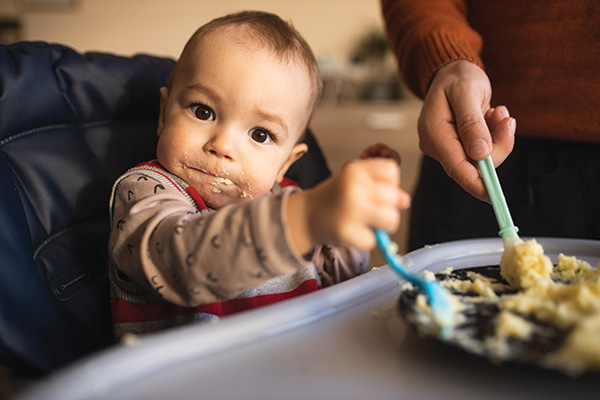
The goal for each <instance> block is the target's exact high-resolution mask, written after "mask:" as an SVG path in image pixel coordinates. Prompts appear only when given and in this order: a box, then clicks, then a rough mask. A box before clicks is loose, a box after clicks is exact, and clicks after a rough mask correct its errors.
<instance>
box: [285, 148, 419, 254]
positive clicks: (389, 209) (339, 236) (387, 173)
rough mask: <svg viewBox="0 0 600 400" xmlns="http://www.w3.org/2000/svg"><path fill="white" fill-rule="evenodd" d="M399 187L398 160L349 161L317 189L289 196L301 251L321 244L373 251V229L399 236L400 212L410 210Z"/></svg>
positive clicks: (293, 229)
mask: <svg viewBox="0 0 600 400" xmlns="http://www.w3.org/2000/svg"><path fill="white" fill-rule="evenodd" d="M399 185H400V168H399V166H398V164H397V162H396V161H395V160H390V159H385V158H369V159H366V160H355V161H350V162H348V163H346V164H345V165H344V166H343V167H342V169H341V170H340V171H339V172H338V173H337V174H335V175H333V176H332V177H331V178H329V179H328V180H326V181H324V182H322V183H321V184H319V185H317V186H316V187H315V188H313V189H310V190H307V191H305V192H300V193H297V194H294V195H292V196H290V198H289V201H288V210H287V211H288V214H287V215H288V221H289V223H290V232H291V236H292V241H293V242H294V244H295V245H296V248H297V250H298V251H300V252H302V253H304V252H307V251H309V250H311V249H312V248H313V247H314V246H315V245H316V244H321V243H328V244H332V245H344V246H352V247H355V248H357V249H359V250H368V249H371V248H373V247H374V246H375V236H374V234H373V229H374V228H377V229H383V230H385V231H388V232H394V231H396V230H397V229H398V226H399V225H400V210H403V209H406V208H408V206H409V204H410V196H409V195H408V193H406V192H405V191H404V190H402V189H400V187H399Z"/></svg>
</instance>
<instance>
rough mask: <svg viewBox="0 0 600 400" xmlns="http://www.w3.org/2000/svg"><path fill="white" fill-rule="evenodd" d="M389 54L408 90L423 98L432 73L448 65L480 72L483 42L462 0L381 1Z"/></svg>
mask: <svg viewBox="0 0 600 400" xmlns="http://www.w3.org/2000/svg"><path fill="white" fill-rule="evenodd" d="M381 5H382V12H383V17H384V19H385V23H386V26H387V32H388V37H389V41H390V45H391V47H392V51H393V52H394V54H395V55H396V58H397V60H398V68H399V69H400V72H401V74H402V76H403V78H404V80H405V81H406V83H407V85H408V86H409V87H410V89H411V90H412V91H413V92H414V93H415V94H417V95H418V96H420V97H421V98H424V97H425V94H426V93H427V90H428V89H429V84H430V83H431V79H432V78H433V76H434V75H435V73H436V72H437V71H438V70H439V69H440V68H442V67H443V66H445V65H446V64H449V63H450V62H452V61H457V60H468V61H471V62H473V63H475V64H477V65H478V66H480V67H482V68H483V62H482V61H481V56H480V53H481V50H482V47H483V41H482V39H481V36H480V35H479V33H477V32H476V31H475V30H474V29H472V28H471V26H470V25H469V23H468V21H467V5H466V2H465V1H464V0H418V1H415V0H381Z"/></svg>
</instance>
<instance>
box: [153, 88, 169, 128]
mask: <svg viewBox="0 0 600 400" xmlns="http://www.w3.org/2000/svg"><path fill="white" fill-rule="evenodd" d="M159 91H160V111H159V112H160V113H159V114H158V126H157V127H156V134H157V135H158V136H160V134H161V133H162V131H163V128H164V127H165V109H166V107H167V100H168V99H169V89H168V88H167V87H166V86H163V87H161V88H160V89H159Z"/></svg>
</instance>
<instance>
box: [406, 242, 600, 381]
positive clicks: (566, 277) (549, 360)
mask: <svg viewBox="0 0 600 400" xmlns="http://www.w3.org/2000/svg"><path fill="white" fill-rule="evenodd" d="M440 274H441V275H442V276H444V275H445V276H444V278H445V279H441V280H440V283H441V284H442V285H443V286H444V287H446V288H448V289H449V290H450V291H451V292H453V296H452V297H453V299H452V300H453V303H456V304H453V307H454V309H455V310H456V311H457V312H458V313H459V314H461V315H459V318H460V321H462V322H465V321H467V319H468V318H469V317H468V316H469V315H470V316H473V315H475V314H478V313H481V312H483V313H489V312H490V311H489V310H490V307H492V309H495V310H497V311H496V313H497V314H495V315H494V314H492V318H493V322H492V326H493V329H492V331H491V332H486V333H485V337H484V338H483V339H482V338H481V337H477V335H474V334H473V331H472V330H469V329H473V328H472V325H470V326H466V325H465V327H464V328H461V327H460V326H459V325H460V324H459V325H457V326H456V328H455V331H454V333H453V335H454V336H453V337H451V338H450V339H449V341H450V342H454V343H456V344H458V345H459V346H460V347H462V348H463V349H465V350H468V351H471V352H474V353H477V354H481V355H483V356H486V357H489V358H491V359H493V360H500V361H501V360H509V359H515V360H516V359H519V355H518V354H516V355H515V353H514V352H517V353H518V352H519V351H521V350H518V349H519V347H518V346H517V350H513V349H514V348H511V345H510V343H511V342H514V341H521V342H524V343H525V342H527V343H529V342H530V341H537V340H538V339H537V338H538V337H541V336H534V335H542V336H544V335H545V334H549V335H551V334H552V332H560V334H559V338H560V339H557V340H559V341H557V342H556V345H557V346H558V347H557V348H553V349H552V350H548V351H547V353H542V356H541V359H538V360H537V361H536V362H537V364H538V365H541V366H544V367H548V368H553V369H558V370H561V371H563V372H566V373H568V374H572V375H577V374H580V373H582V372H587V371H596V372H600V273H599V272H598V268H593V267H592V266H591V265H590V264H588V263H587V262H585V261H583V260H579V259H577V258H575V257H572V256H570V257H568V256H565V255H563V254H560V255H559V256H558V263H557V265H556V267H555V266H554V265H553V264H552V261H551V260H550V259H549V258H548V257H547V256H546V255H545V254H544V249H543V248H542V246H541V245H540V244H539V243H537V242H536V241H535V240H529V241H522V240H520V239H519V240H518V241H517V242H515V243H513V245H510V246H507V248H506V249H505V252H504V254H503V255H502V260H501V265H500V275H501V276H502V278H504V280H506V282H508V283H509V285H510V286H508V285H506V284H503V283H501V282H498V281H496V280H495V279H493V278H489V277H486V276H483V275H481V274H479V273H476V272H473V271H465V272H463V273H461V274H457V275H454V274H453V271H452V269H450V268H449V269H447V270H446V271H443V272H441V273H440ZM459 275H461V276H462V277H460V276H459ZM465 278H466V279H465ZM419 296H420V297H422V298H418V299H417V303H418V304H419V305H420V307H418V308H419V311H420V313H421V314H422V315H421V316H420V317H418V318H419V324H422V323H423V321H425V320H426V319H427V318H428V317H426V316H425V315H426V312H430V310H429V309H428V307H426V306H427V303H426V299H425V296H424V295H419ZM481 310H487V311H481ZM484 318H489V314H487V316H486V317H484ZM429 319H431V318H429ZM461 329H462V330H461ZM563 337H564V340H563V339H562V338H563ZM520 348H521V349H522V347H520ZM511 351H513V353H511ZM528 362H530V361H528Z"/></svg>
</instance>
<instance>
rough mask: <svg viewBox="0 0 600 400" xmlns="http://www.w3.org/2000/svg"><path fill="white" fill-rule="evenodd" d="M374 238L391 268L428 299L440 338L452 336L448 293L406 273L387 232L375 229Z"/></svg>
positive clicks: (420, 276) (438, 286) (423, 279)
mask: <svg viewBox="0 0 600 400" xmlns="http://www.w3.org/2000/svg"><path fill="white" fill-rule="evenodd" d="M375 237H376V238H377V243H378V245H379V249H380V250H381V253H382V254H383V256H384V258H385V259H386V260H387V262H388V263H389V264H390V265H391V266H392V268H393V269H394V270H395V271H396V272H397V273H398V274H399V275H400V276H401V277H402V278H404V279H406V280H407V281H408V282H410V283H411V284H412V285H413V286H415V287H416V288H417V289H419V290H420V291H422V292H425V293H426V294H427V296H428V297H429V304H430V305H431V314H432V315H433V320H434V321H435V322H436V323H437V324H438V326H439V327H440V336H441V337H442V338H444V339H448V338H449V337H450V335H451V334H452V326H453V322H454V311H453V310H452V304H451V300H450V293H449V292H448V291H447V290H446V289H445V288H444V287H442V285H440V284H439V283H438V281H435V280H433V281H428V280H426V279H425V277H424V276H423V275H416V274H412V273H410V272H408V271H407V270H406V269H405V268H404V266H403V265H402V261H401V260H400V257H398V254H397V253H396V251H397V249H396V246H395V245H393V244H392V241H391V240H390V236H389V235H388V234H387V232H385V231H382V230H379V229H375Z"/></svg>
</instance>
